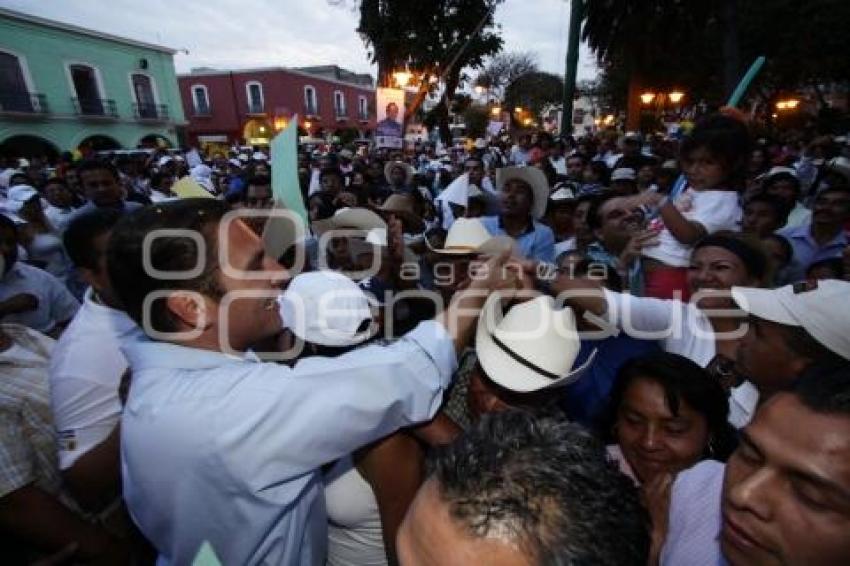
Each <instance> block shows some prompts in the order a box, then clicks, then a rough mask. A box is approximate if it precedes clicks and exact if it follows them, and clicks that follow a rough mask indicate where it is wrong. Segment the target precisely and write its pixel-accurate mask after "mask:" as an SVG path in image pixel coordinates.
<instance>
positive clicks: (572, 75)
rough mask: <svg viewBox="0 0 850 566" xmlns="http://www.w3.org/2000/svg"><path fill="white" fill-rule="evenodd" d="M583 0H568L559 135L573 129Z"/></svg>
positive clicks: (569, 132) (570, 131)
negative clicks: (568, 18)
mask: <svg viewBox="0 0 850 566" xmlns="http://www.w3.org/2000/svg"><path fill="white" fill-rule="evenodd" d="M584 2H585V0H570V35H569V39H568V42H567V69H566V73H565V74H564V99H563V101H562V104H561V108H562V109H563V112H562V113H561V135H562V136H566V135H570V134H571V133H572V131H573V98H575V94H576V73H578V51H579V47H580V44H581V23H582V21H584Z"/></svg>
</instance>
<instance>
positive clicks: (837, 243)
mask: <svg viewBox="0 0 850 566" xmlns="http://www.w3.org/2000/svg"><path fill="white" fill-rule="evenodd" d="M780 233H781V234H782V235H784V236H787V237H789V238H794V239H795V240H806V241H807V242H809V243H810V244H812V245H813V246H814V247H816V248H833V247H838V248H842V249H844V247H845V246H847V244H848V241H847V234H845V233H844V230H839V231H838V234H836V236H835V237H834V238H833V239H832V240H830V241H829V242H827V243H825V244H824V245H822V246H821V245H819V244H818V243H817V241H815V239H814V237H812V225H811V224H801V225H800V226H795V227H793V228H790V229H789V230H784V231H781V232H780Z"/></svg>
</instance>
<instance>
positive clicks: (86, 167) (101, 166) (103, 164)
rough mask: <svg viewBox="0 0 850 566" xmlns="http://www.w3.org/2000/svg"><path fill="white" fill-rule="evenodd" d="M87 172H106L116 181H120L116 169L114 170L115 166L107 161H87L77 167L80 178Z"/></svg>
mask: <svg viewBox="0 0 850 566" xmlns="http://www.w3.org/2000/svg"><path fill="white" fill-rule="evenodd" d="M87 171H108V172H109V174H110V175H112V176H113V177H114V178H115V180H116V181H118V180H120V179H121V176H120V175H119V174H118V169H116V168H115V165H113V164H112V163H110V162H109V161H104V160H103V159H88V160H86V161H83V162H82V163H80V164H79V165H78V166H77V174H78V175H79V176H80V178H82V175H83V173H85V172H87Z"/></svg>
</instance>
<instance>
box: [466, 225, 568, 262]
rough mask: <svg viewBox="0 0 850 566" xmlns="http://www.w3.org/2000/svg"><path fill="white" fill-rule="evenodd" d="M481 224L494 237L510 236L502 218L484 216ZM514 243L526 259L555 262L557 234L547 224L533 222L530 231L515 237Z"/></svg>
mask: <svg viewBox="0 0 850 566" xmlns="http://www.w3.org/2000/svg"><path fill="white" fill-rule="evenodd" d="M481 223H482V224H483V225H484V227H485V228H487V231H488V232H490V234H491V235H493V236H509V234H508V233H507V232H505V229H504V228H503V227H502V217H501V216H484V217H483V218H481ZM514 241H515V242H516V243H517V247H518V248H519V251H520V253H521V254H522V255H523V256H524V257H527V258H528V259H536V260H538V261H545V262H547V263H554V262H555V233H554V232H552V229H551V228H549V227H548V226H546V225H545V224H541V223H540V222H538V221H536V220H531V224H530V225H529V229H528V230H526V231H525V232H524V233H523V234H520V235H519V236H517V237H514Z"/></svg>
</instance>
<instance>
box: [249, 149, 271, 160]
mask: <svg viewBox="0 0 850 566" xmlns="http://www.w3.org/2000/svg"><path fill="white" fill-rule="evenodd" d="M251 159H253V160H254V161H268V159H269V158H268V156H267V155H266V154H265V153H263V152H262V151H255V152H254V154H253V155H251Z"/></svg>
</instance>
